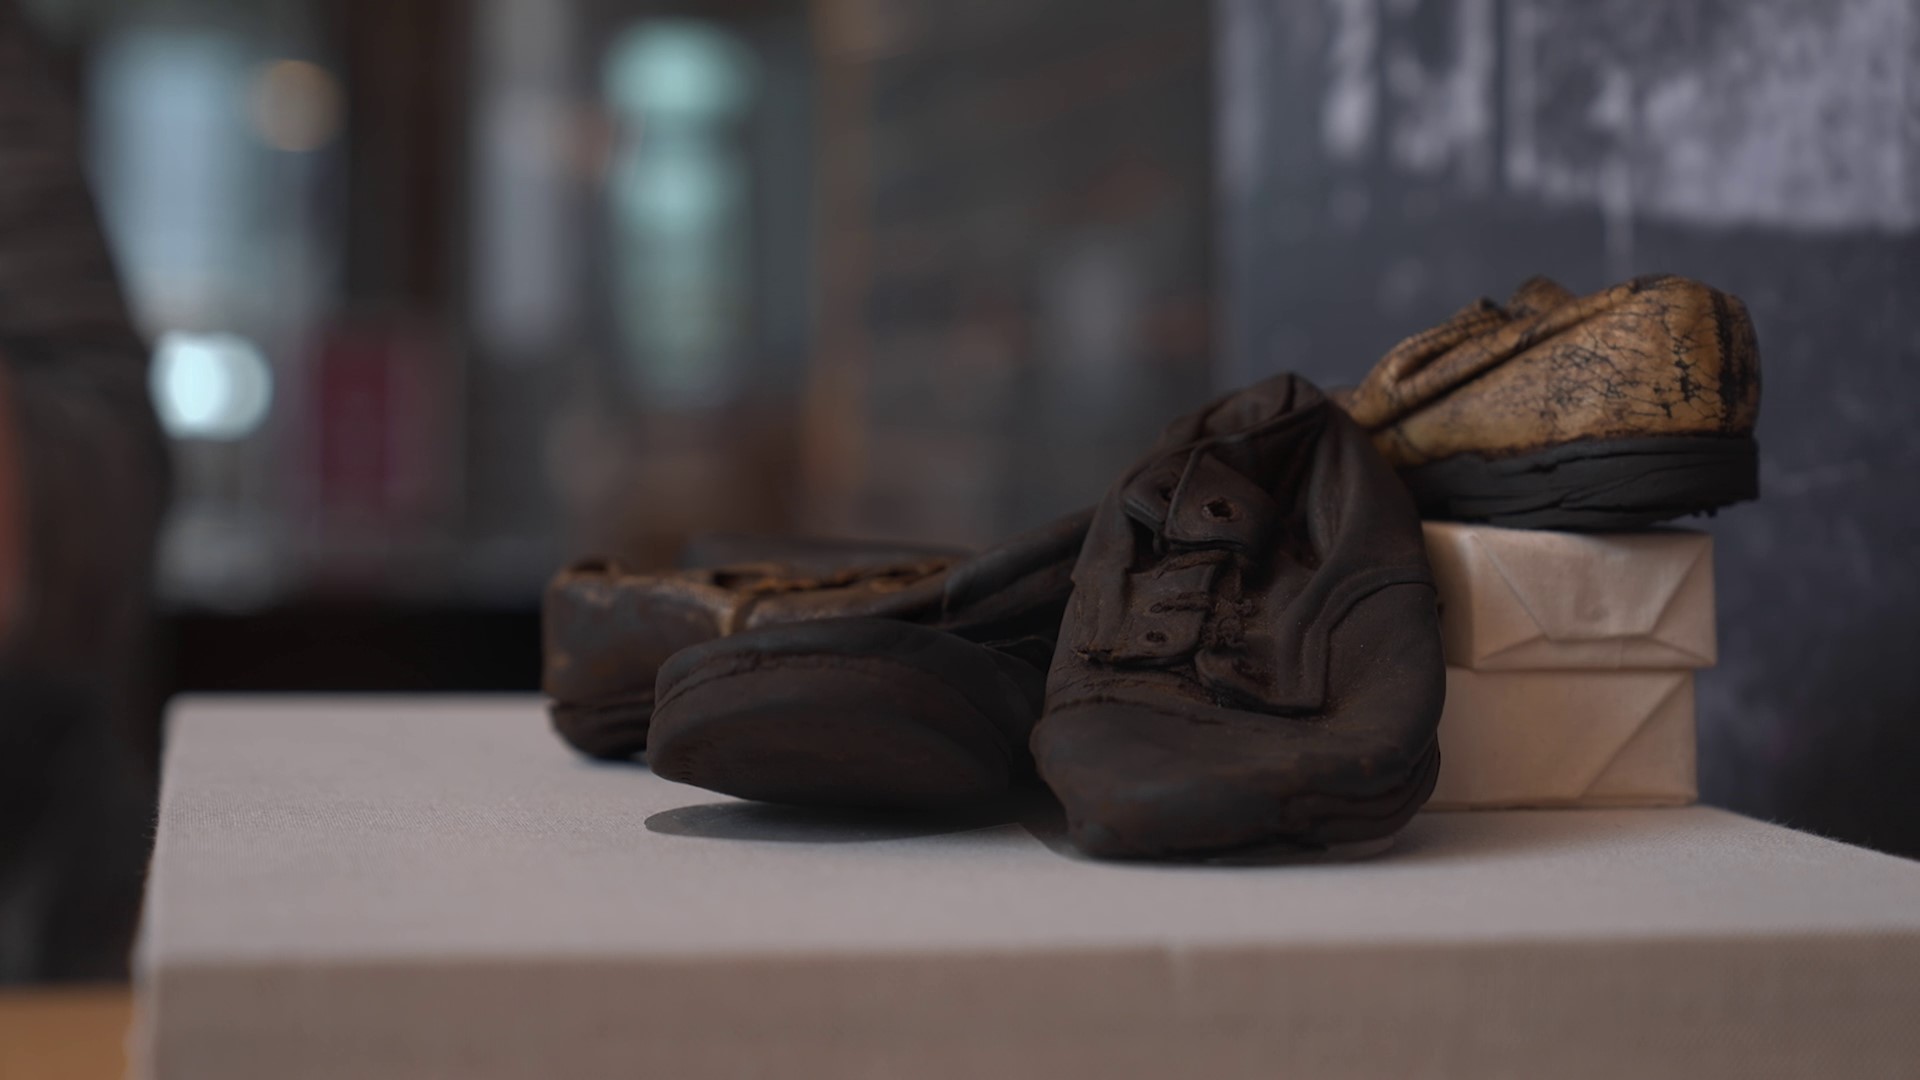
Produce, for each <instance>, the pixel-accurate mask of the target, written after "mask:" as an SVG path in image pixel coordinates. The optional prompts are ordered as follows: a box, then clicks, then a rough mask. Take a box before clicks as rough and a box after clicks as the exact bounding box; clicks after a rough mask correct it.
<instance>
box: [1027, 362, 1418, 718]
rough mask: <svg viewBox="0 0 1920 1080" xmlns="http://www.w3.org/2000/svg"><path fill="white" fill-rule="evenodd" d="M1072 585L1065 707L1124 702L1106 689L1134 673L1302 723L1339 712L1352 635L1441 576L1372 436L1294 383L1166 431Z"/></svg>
mask: <svg viewBox="0 0 1920 1080" xmlns="http://www.w3.org/2000/svg"><path fill="white" fill-rule="evenodd" d="M1383 493H1384V496H1383ZM1073 579H1074V585H1075V591H1074V594H1073V600H1072V602H1071V605H1070V607H1069V613H1068V617H1067V620H1066V623H1065V626H1064V627H1063V630H1062V640H1061V649H1060V653H1059V657H1060V660H1058V661H1056V665H1055V678H1054V680H1053V684H1052V686H1051V687H1050V691H1049V704H1050V706H1051V707H1059V706H1061V705H1065V704H1069V703H1072V702H1075V701H1078V700H1099V699H1102V698H1104V697H1107V696H1109V695H1114V694H1116V693H1118V694H1124V692H1125V691H1124V689H1123V688H1121V687H1117V686H1116V685H1115V684H1114V683H1113V681H1112V680H1111V679H1110V678H1109V677H1108V676H1109V674H1110V673H1111V669H1114V668H1121V669H1125V668H1134V669H1162V670H1164V671H1165V672H1167V673H1169V674H1176V675H1179V676H1182V677H1183V678H1184V679H1185V680H1186V681H1189V682H1190V683H1191V684H1192V688H1193V689H1194V690H1197V691H1198V692H1199V694H1198V696H1201V697H1210V698H1212V699H1213V702H1214V703H1215V704H1218V705H1222V706H1233V707H1252V708H1256V709H1259V710H1262V711H1267V712H1273V713H1289V714H1299V713H1316V712H1320V711H1322V710H1324V709H1325V708H1326V707H1327V705H1328V701H1329V688H1328V686H1327V670H1328V665H1327V642H1328V638H1329V636H1330V634H1331V632H1332V629H1333V627H1334V626H1335V625H1337V624H1338V622H1339V620H1340V619H1341V617H1342V616H1343V615H1345V614H1346V612H1347V611H1348V610H1349V609H1351V608H1352V606H1353V605H1354V604H1356V603H1358V602H1359V601H1360V600H1362V599H1364V598H1366V597H1367V596H1369V595H1372V594H1373V593H1374V592H1377V591H1378V590H1380V589H1381V588H1384V587H1386V586H1389V585H1394V584H1404V583H1424V584H1429V585H1430V584H1431V582H1432V575H1431V571H1430V569H1429V568H1428V565H1427V560H1426V555H1425V553H1424V551H1423V550H1422V547H1421V544H1420V532H1419V525H1418V521H1417V518H1416V517H1415V514H1414V510H1413V507H1412V505H1411V503H1410V502H1409V501H1408V500H1407V499H1406V498H1405V496H1404V493H1402V492H1401V491H1400V490H1399V488H1398V484H1397V482H1396V481H1395V480H1394V478H1393V476H1392V474H1391V472H1389V471H1388V470H1387V468H1386V466H1385V464H1384V463H1383V462H1381V461H1380V459H1379V457H1378V456H1377V455H1376V454H1375V453H1374V452H1373V450H1372V449H1371V448H1370V447H1369V446H1368V445H1367V438H1366V436H1365V434H1364V433H1362V432H1361V431H1360V429H1359V428H1358V427H1356V426H1355V425H1354V424H1353V423H1352V422H1351V421H1349V420H1348V419H1347V418H1346V416H1344V415H1343V414H1341V413H1340V412H1339V411H1338V410H1337V409H1335V408H1334V407H1333V406H1332V404H1331V403H1329V402H1328V401H1327V399H1326V398H1325V397H1324V396H1323V395H1322V394H1321V393H1320V392H1319V391H1318V390H1317V389H1315V388H1314V387H1313V386H1312V385H1311V384H1309V383H1307V382H1306V381H1304V380H1301V379H1298V378H1296V377H1294V376H1290V375H1283V376H1279V377H1277V378H1274V379H1269V380H1267V381H1265V382H1262V383H1259V384H1256V385H1255V386H1253V387H1250V388H1249V389H1247V390H1245V391H1242V392H1241V393H1239V394H1236V395H1233V396H1231V397H1229V398H1225V399H1222V400H1221V401H1219V402H1216V403H1214V404H1213V405H1210V406H1208V407H1207V408H1204V409H1201V410H1199V411H1197V412H1195V413H1192V414H1190V415H1188V416H1184V417H1181V418H1180V419H1178V420H1176V421H1174V422H1173V423H1172V424H1171V425H1169V426H1168V427H1167V428H1166V430H1165V431H1164V432H1163V433H1162V434H1161V436H1160V438H1159V440H1158V441H1157V442H1156V443H1155V444H1154V446H1153V448H1152V449H1151V450H1150V451H1149V452H1148V453H1147V455H1146V456H1145V457H1144V458H1143V459H1142V460H1141V461H1140V462H1139V463H1138V464H1136V465H1135V466H1134V467H1133V468H1132V469H1130V470H1129V471H1128V472H1127V473H1126V474H1125V475H1124V476H1123V477H1122V479H1121V480H1120V482H1119V483H1118V484H1117V485H1116V486H1115V488H1114V489H1113V491H1112V492H1111V493H1110V494H1109V496H1108V498H1107V499H1106V500H1105V501H1104V502H1103V503H1102V504H1101V506H1100V508H1099V510H1098V511H1097V512H1096V514H1095V517H1094V520H1093V523H1092V525H1091V527H1090V528H1089V530H1088V534H1087V541H1086V544H1085V546H1084V548H1083V549H1082V553H1081V557H1080V561H1079V563H1078V564H1077V566H1076V567H1075V569H1074V575H1073ZM1063 661H1064V662H1063Z"/></svg>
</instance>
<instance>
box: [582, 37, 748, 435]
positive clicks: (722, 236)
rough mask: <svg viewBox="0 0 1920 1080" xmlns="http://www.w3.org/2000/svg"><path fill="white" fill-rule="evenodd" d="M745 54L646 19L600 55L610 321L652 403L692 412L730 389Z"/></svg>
mask: <svg viewBox="0 0 1920 1080" xmlns="http://www.w3.org/2000/svg"><path fill="white" fill-rule="evenodd" d="M758 74H759V72H758V68H757V66H756V62H755V57H754V54H753V52H752V50H751V49H750V48H749V47H748V46H747V45H746V44H745V43H744V42H742V41H741V40H740V39H738V38H737V37H735V36H733V35H732V34H730V33H728V32H727V31H725V30H722V29H721V28H719V27H717V26H713V25H710V24H706V23H701V22H697V21H693V20H687V19H672V18H669V19H648V20H645V21H643V22H640V23H638V24H636V25H635V26H634V27H633V28H631V29H629V30H627V31H626V32H625V33H623V34H622V35H620V37H618V38H616V39H615V40H614V42H613V44H612V45H611V47H609V49H608V51H607V54H606V59H605V67H604V69H603V71H602V79H601V85H602V90H603V92H604V94H605V96H606V107H607V110H608V112H609V113H610V114H612V115H613V116H614V117H615V118H616V122H617V125H618V128H619V129H620V131H621V133H622V136H623V137H622V139H621V141H620V143H619V145H618V146H617V148H616V149H615V152H614V157H613V161H612V163H611V168H610V170H609V173H608V184H609V191H608V198H609V200H610V202H611V207H612V210H613V217H614V225H615V234H614V243H615V247H614V266H613V275H612V277H613V281H612V286H613V292H614V296H613V301H614V306H615V318H616V322H617V325H618V326H619V328H620V333H621V336H622V338H623V339H624V344H625V345H626V353H627V360H628V363H627V370H628V372H629V374H630V377H631V378H632V379H633V381H634V383H635V384H636V387H637V389H638V390H639V391H640V392H641V393H642V394H643V395H644V396H645V397H646V398H647V399H648V400H649V401H650V402H652V403H653V404H656V405H662V406H666V407H682V406H701V405H707V404H712V403H715V402H718V401H722V400H725V399H726V398H727V397H728V396H729V395H730V394H732V393H734V392H735V391H736V390H737V388H738V386H739V383H740V380H741V376H742V374H743V370H742V369H743V367H744V363H745V353H746V350H747V348H748V337H747V332H746V318H745V317H744V316H745V315H746V313H747V312H748V311H749V308H750V303H751V300H750V296H749V292H750V287H751V276H752V264H751V240H752V237H751V234H750V232H749V230H750V229H751V227H752V222H751V221H750V220H749V212H750V194H751V192H750V188H749V176H748V168H749V165H748V160H747V157H746V153H745V148H744V146H743V144H742V141H741V130H740V125H741V122H742V121H743V120H744V119H745V117H746V114H747V113H748V111H749V110H750V108H751V106H752V104H753V100H752V96H753V94H754V93H755V92H756V89H757V79H758Z"/></svg>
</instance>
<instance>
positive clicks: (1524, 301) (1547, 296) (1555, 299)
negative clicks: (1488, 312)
mask: <svg viewBox="0 0 1920 1080" xmlns="http://www.w3.org/2000/svg"><path fill="white" fill-rule="evenodd" d="M1572 299H1573V293H1571V292H1569V291H1568V290H1567V287H1566V286H1564V285H1562V284H1560V283H1559V282H1557V281H1554V280H1553V279H1552V278H1545V277H1531V278H1528V279H1527V280H1525V281H1523V282H1521V283H1520V287H1519V288H1517V289H1515V290H1514V291H1513V298H1512V299H1511V300H1508V301H1507V314H1509V315H1511V316H1513V317H1514V318H1516V319H1525V318H1529V317H1531V316H1534V315H1540V314H1543V313H1545V312H1548V311H1552V310H1553V309H1554V308H1557V307H1559V306H1560V305H1561V304H1564V303H1566V302H1567V301H1569V300H1572Z"/></svg>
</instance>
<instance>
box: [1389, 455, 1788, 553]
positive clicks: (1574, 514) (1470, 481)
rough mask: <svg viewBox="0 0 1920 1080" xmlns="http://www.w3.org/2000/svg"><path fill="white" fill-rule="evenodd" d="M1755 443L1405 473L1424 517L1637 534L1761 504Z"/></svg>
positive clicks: (1444, 465) (1470, 459)
mask: <svg viewBox="0 0 1920 1080" xmlns="http://www.w3.org/2000/svg"><path fill="white" fill-rule="evenodd" d="M1759 460H1760V455H1759V448H1758V446H1757V444H1755V442H1754V441H1753V439H1752V438H1747V437H1729V438H1722V437H1718V436H1711V435H1698V436H1674V437H1668V438H1650V439H1595V440H1591V441H1587V442H1576V443H1568V444H1566V445H1563V446H1556V447H1553V448H1551V449H1548V450H1541V451H1538V452H1536V453H1531V454H1521V455H1518V456H1515V457H1504V458H1487V457H1482V456H1480V455H1478V454H1456V455H1454V456H1453V457H1450V458H1446V459H1444V460H1441V461H1436V462H1432V463H1431V464H1427V465H1420V466H1416V467H1413V468H1410V469H1402V470H1401V471H1400V477H1401V479H1402V480H1404V481H1406V484H1407V487H1408V488H1409V489H1410V490H1411V491H1412V492H1413V497H1414V501H1415V502H1416V503H1418V504H1419V506H1420V513H1421V516H1423V517H1429V518H1442V519H1446V520H1451V521H1478V522H1484V523H1486V524H1489V525H1499V526H1505V527H1509V528H1518V529H1573V530H1603V529H1616V530H1617V529H1639V528H1644V527H1646V526H1648V525H1654V524H1658V523H1659V522H1662V521H1670V520H1672V519H1674V518H1678V517H1685V516H1687V515H1689V514H1701V513H1711V512H1712V511H1714V510H1716V509H1719V508H1720V507H1723V506H1729V505H1731V504H1733V503H1737V502H1745V501H1747V500H1749V499H1754V498H1758V497H1759V494H1760V468H1759Z"/></svg>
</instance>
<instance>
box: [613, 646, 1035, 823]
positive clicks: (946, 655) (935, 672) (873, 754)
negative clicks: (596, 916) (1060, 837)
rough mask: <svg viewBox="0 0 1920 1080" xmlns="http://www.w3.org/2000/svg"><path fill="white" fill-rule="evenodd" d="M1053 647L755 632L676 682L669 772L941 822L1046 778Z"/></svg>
mask: <svg viewBox="0 0 1920 1080" xmlns="http://www.w3.org/2000/svg"><path fill="white" fill-rule="evenodd" d="M1052 644H1053V643H1052V640H1051V638H1048V639H1047V640H1040V639H1025V640H1023V641H1017V642H1004V643H999V646H998V647H993V646H988V645H984V644H978V643H975V642H972V641H969V640H967V639H966V638H963V637H961V636H959V635H958V634H953V633H949V632H947V631H945V630H936V629H934V628H932V627H928V626H920V625H917V624H914V623H909V622H902V621H900V620H898V619H821V620H816V621H811V622H799V623H789V624H786V625H783V626H767V627H762V628H760V629H758V630H748V631H746V632H744V633H739V634H735V635H733V636H731V637H725V638H719V639H717V640H714V641H710V642H708V643H706V644H704V645H696V646H694V647H693V648H690V649H685V650H682V651H681V652H679V653H676V654H675V655H674V656H673V658H672V659H670V660H668V661H667V663H666V665H665V666H664V667H662V668H661V669H660V682H659V694H658V697H657V699H656V704H655V706H654V712H653V724H652V727H651V730H650V732H649V735H648V742H647V764H648V765H649V766H650V767H652V769H653V771H654V772H656V773H658V774H660V775H661V776H664V777H666V778H667V779H669V780H674V781H677V782H679V783H683V784H693V785H695V786H698V787H703V788H707V789H708V790H711V791H718V792H722V793H724V794H728V795H735V796H739V797H740V798H744V799H758V800H762V801H765V802H777V803H791V804H796V805H808V806H836V807H883V808H894V809H935V808H940V807H946V806H951V805H953V804H956V803H961V802H965V801H969V800H976V799H980V798H984V797H986V796H990V795H994V794H997V793H999V792H1002V791H1005V790H1007V789H1009V788H1010V787H1013V786H1014V785H1016V784H1019V783H1021V782H1023V781H1030V780H1031V779H1032V777H1033V761H1032V759H1031V758H1030V757H1029V756H1028V752H1027V737H1028V735H1029V734H1030V733H1031V732H1032V730H1033V724H1034V721H1035V720H1036V719H1038V718H1039V716H1040V705H1041V701H1042V698H1043V695H1044V693H1045V686H1046V672H1045V666H1046V662H1047V654H1048V653H1049V652H1050V651H1051V649H1052Z"/></svg>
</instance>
